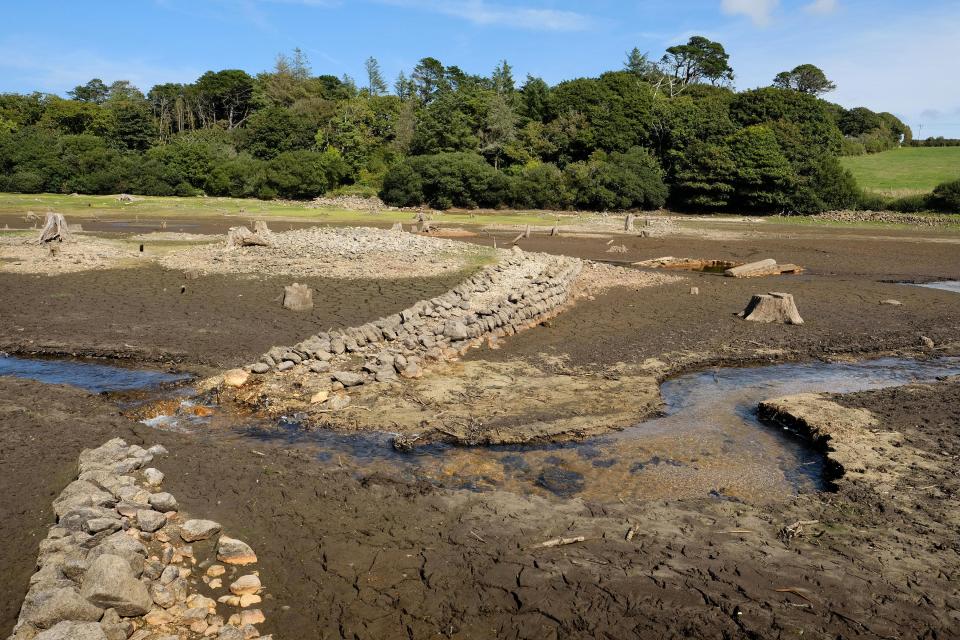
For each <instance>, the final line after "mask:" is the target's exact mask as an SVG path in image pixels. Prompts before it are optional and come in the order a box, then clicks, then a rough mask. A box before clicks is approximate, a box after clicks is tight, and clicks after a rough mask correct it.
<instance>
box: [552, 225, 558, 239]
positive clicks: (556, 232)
mask: <svg viewBox="0 0 960 640" xmlns="http://www.w3.org/2000/svg"><path fill="white" fill-rule="evenodd" d="M558 235H560V227H558V226H557V225H553V228H552V229H550V236H551V237H553V236H558Z"/></svg>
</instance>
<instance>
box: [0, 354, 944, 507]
mask: <svg viewBox="0 0 960 640" xmlns="http://www.w3.org/2000/svg"><path fill="white" fill-rule="evenodd" d="M956 374H960V358H941V359H936V360H926V361H914V360H903V359H892V358H888V359H881V360H872V361H866V362H857V363H823V362H814V363H807V364H784V365H774V366H763V367H751V368H726V369H716V370H709V371H705V372H701V373H694V374H689V375H684V376H680V377H678V378H675V379H672V380H668V381H667V382H665V383H664V384H663V385H662V386H661V394H662V396H663V400H664V403H665V407H664V413H665V415H664V416H662V417H658V418H654V419H650V420H646V421H644V422H642V423H639V424H637V425H635V426H633V427H630V428H628V429H626V430H623V431H619V432H612V433H610V434H608V435H604V436H600V437H595V438H591V439H588V440H585V441H581V442H575V443H563V444H551V445H532V446H499V447H474V448H465V447H453V446H447V445H433V446H428V447H424V448H420V449H417V450H415V451H414V452H412V453H402V452H398V451H395V450H394V449H393V448H392V446H391V436H390V434H388V433H372V434H360V435H356V434H342V433H335V432H331V431H326V430H315V431H308V430H305V429H303V428H301V426H300V425H299V424H298V422H297V420H296V418H295V417H290V418H285V419H282V420H279V421H267V420H264V419H256V418H241V417H235V416H227V415H219V414H216V413H214V415H213V416H210V415H208V413H209V412H207V411H195V410H196V409H197V407H195V406H194V405H192V404H191V401H189V400H186V401H183V403H182V405H181V406H180V410H179V411H178V412H177V415H176V416H172V417H171V416H161V417H159V418H154V419H151V420H147V421H145V422H146V423H147V424H149V425H151V426H154V427H156V428H161V429H170V430H177V431H186V432H192V433H196V434H198V435H200V436H201V437H213V438H219V439H234V440H239V441H246V442H248V443H250V442H253V443H257V444H256V445H255V446H256V447H263V448H264V449H266V448H269V447H274V446H276V447H283V448H296V449H298V450H300V451H303V452H305V453H308V454H310V455H312V456H314V457H315V458H316V459H317V461H318V463H319V464H324V465H330V466H337V467H342V468H346V469H348V470H352V471H355V472H356V473H358V474H363V475H367V474H371V473H382V474H385V475H388V476H393V477H397V478H400V479H404V480H408V481H423V482H427V483H430V484H434V485H438V486H443V487H449V488H465V489H471V490H488V489H502V490H507V491H514V492H517V493H539V494H544V495H549V494H554V495H559V496H563V497H573V496H576V497H582V498H584V499H589V500H595V501H599V502H610V501H616V500H630V499H636V500H650V499H675V498H685V497H703V496H712V497H713V498H716V499H723V500H748V501H751V502H766V501H776V500H782V499H785V498H788V497H790V496H792V495H795V494H796V493H798V492H802V491H811V490H818V489H822V488H824V477H823V471H824V458H823V455H822V454H821V453H819V452H817V451H814V450H813V449H812V448H810V447H809V446H808V445H807V443H806V442H805V441H803V440H801V439H800V438H798V437H796V436H794V435H793V434H791V433H789V432H786V431H783V430H781V429H777V428H773V427H769V426H766V425H763V424H761V423H760V422H759V421H758V420H757V418H756V412H755V410H756V406H757V403H758V402H760V401H761V400H765V399H768V398H774V397H777V396H782V395H790V394H795V393H802V392H809V391H832V392H850V391H859V390H866V389H874V388H879V387H884V386H893V385H900V384H906V383H909V382H914V381H923V380H933V379H935V378H937V377H939V376H944V375H956ZM0 375H14V376H20V377H27V378H33V379H37V380H41V381H43V382H49V383H64V384H73V385H75V386H78V387H81V388H84V389H89V390H91V391H95V392H101V391H124V390H131V389H137V388H143V387H150V388H154V389H156V388H157V387H158V385H163V384H164V383H170V382H175V381H177V380H183V379H185V378H186V376H178V375H176V374H170V373H164V372H156V371H143V370H133V369H127V368H123V367H112V366H107V365H102V364H99V363H88V362H78V361H64V360H27V359H21V358H13V357H4V356H0ZM167 393H168V392H167ZM168 395H169V393H168ZM178 403H180V400H179V399H175V400H174V401H173V404H174V406H176V405H177V404H178ZM198 414H199V415H198Z"/></svg>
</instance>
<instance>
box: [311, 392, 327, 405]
mask: <svg viewBox="0 0 960 640" xmlns="http://www.w3.org/2000/svg"><path fill="white" fill-rule="evenodd" d="M329 397H330V392H329V391H327V390H326V389H323V390H321V391H317V392H316V393H315V394H313V395H312V396H310V404H320V403H321V402H326V401H327V398H329Z"/></svg>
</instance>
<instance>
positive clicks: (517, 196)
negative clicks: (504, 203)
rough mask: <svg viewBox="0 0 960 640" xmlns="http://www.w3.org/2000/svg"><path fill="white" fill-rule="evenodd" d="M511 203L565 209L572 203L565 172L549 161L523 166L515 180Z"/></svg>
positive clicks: (536, 207) (520, 205)
mask: <svg viewBox="0 0 960 640" xmlns="http://www.w3.org/2000/svg"><path fill="white" fill-rule="evenodd" d="M510 200H511V204H512V205H513V206H516V207H526V208H531V209H565V208H566V207H567V206H569V204H570V199H569V196H568V194H567V186H566V183H565V182H564V179H563V172H562V171H560V169H558V168H557V167H556V166H555V165H552V164H549V163H534V164H531V165H527V166H525V167H524V168H523V170H522V171H521V172H520V174H519V175H518V176H516V178H514V180H513V192H512V196H511V198H510Z"/></svg>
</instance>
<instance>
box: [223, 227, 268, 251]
mask: <svg viewBox="0 0 960 640" xmlns="http://www.w3.org/2000/svg"><path fill="white" fill-rule="evenodd" d="M227 246H229V247H268V246H270V242H269V241H268V240H267V239H266V238H265V237H263V236H262V235H260V234H257V233H254V232H252V231H250V229H247V228H246V227H230V230H229V231H227Z"/></svg>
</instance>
